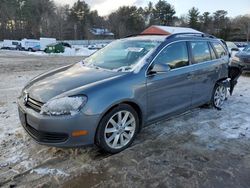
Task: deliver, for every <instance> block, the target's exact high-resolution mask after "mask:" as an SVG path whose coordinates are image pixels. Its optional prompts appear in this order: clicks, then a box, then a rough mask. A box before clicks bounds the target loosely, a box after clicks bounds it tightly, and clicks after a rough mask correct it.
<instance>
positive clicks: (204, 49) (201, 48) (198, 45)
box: [190, 41, 211, 64]
mask: <svg viewBox="0 0 250 188" xmlns="http://www.w3.org/2000/svg"><path fill="white" fill-rule="evenodd" d="M190 45H191V51H192V55H193V61H192V62H193V63H194V64H196V63H201V62H205V61H209V60H211V55H210V50H209V46H208V43H207V42H206V41H193V42H190Z"/></svg>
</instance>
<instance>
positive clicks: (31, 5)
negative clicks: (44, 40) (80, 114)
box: [0, 0, 250, 41]
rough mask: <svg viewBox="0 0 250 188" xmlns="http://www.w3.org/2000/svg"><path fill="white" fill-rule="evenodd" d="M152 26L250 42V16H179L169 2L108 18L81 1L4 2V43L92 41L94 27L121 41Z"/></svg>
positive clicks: (0, 5) (0, 12)
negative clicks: (103, 29) (49, 39)
mask: <svg viewBox="0 0 250 188" xmlns="http://www.w3.org/2000/svg"><path fill="white" fill-rule="evenodd" d="M150 25H168V26H180V27H191V28H194V29H197V30H200V31H202V32H205V33H209V34H212V35H215V36H217V37H220V38H222V39H224V40H234V41H236V40H237V41H246V40H247V41H248V40H249V35H250V15H239V16H237V17H234V18H230V17H229V16H228V13H227V11H225V10H217V11H215V12H213V13H210V12H203V13H201V12H200V11H199V9H198V8H195V7H193V8H191V9H190V10H189V11H188V13H187V14H185V15H182V16H179V17H178V16H176V11H175V8H174V6H173V5H171V4H170V3H168V2H167V1H165V0H159V1H158V2H157V3H155V4H153V3H152V2H149V4H148V5H147V6H146V7H136V6H122V7H120V8H118V10H116V11H114V12H112V13H110V14H109V15H108V16H104V17H102V16H99V15H98V12H97V11H91V9H90V6H89V5H88V4H87V3H86V2H84V1H82V0H81V1H80V0H78V1H77V2H76V3H74V5H73V6H72V7H70V6H69V5H64V6H59V5H56V4H55V2H54V1H53V0H1V1H0V40H3V39H22V38H39V37H55V38H57V39H61V40H72V39H79V40H81V39H91V38H93V36H91V34H90V32H89V29H90V28H107V29H109V30H110V31H111V32H113V33H114V34H115V38H121V37H124V36H127V35H131V34H137V33H140V32H141V31H143V30H144V29H145V28H147V27H148V26H150Z"/></svg>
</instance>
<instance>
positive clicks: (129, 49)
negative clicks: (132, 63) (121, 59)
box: [127, 47, 143, 52]
mask: <svg viewBox="0 0 250 188" xmlns="http://www.w3.org/2000/svg"><path fill="white" fill-rule="evenodd" d="M127 50H128V51H129V52H141V51H142V50H143V48H136V47H129V48H127Z"/></svg>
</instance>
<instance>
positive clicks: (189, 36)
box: [126, 32, 220, 42]
mask: <svg viewBox="0 0 250 188" xmlns="http://www.w3.org/2000/svg"><path fill="white" fill-rule="evenodd" d="M126 39H128V40H135V39H136V40H155V41H160V42H164V41H177V40H213V41H220V40H219V39H218V38H216V37H214V36H212V35H208V34H205V33H191V32H187V33H175V34H171V35H158V34H156V35H152V34H150V35H148V34H146V35H145V34H138V35H132V36H128V37H126Z"/></svg>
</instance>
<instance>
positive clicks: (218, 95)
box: [211, 83, 227, 109]
mask: <svg viewBox="0 0 250 188" xmlns="http://www.w3.org/2000/svg"><path fill="white" fill-rule="evenodd" d="M226 99H227V88H226V87H225V86H224V85H223V84H220V83H217V84H216V85H215V87H214V90H213V95H212V99H211V103H212V105H213V106H214V107H215V108H217V109H221V107H222V105H223V103H224V101H225V100H226Z"/></svg>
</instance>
